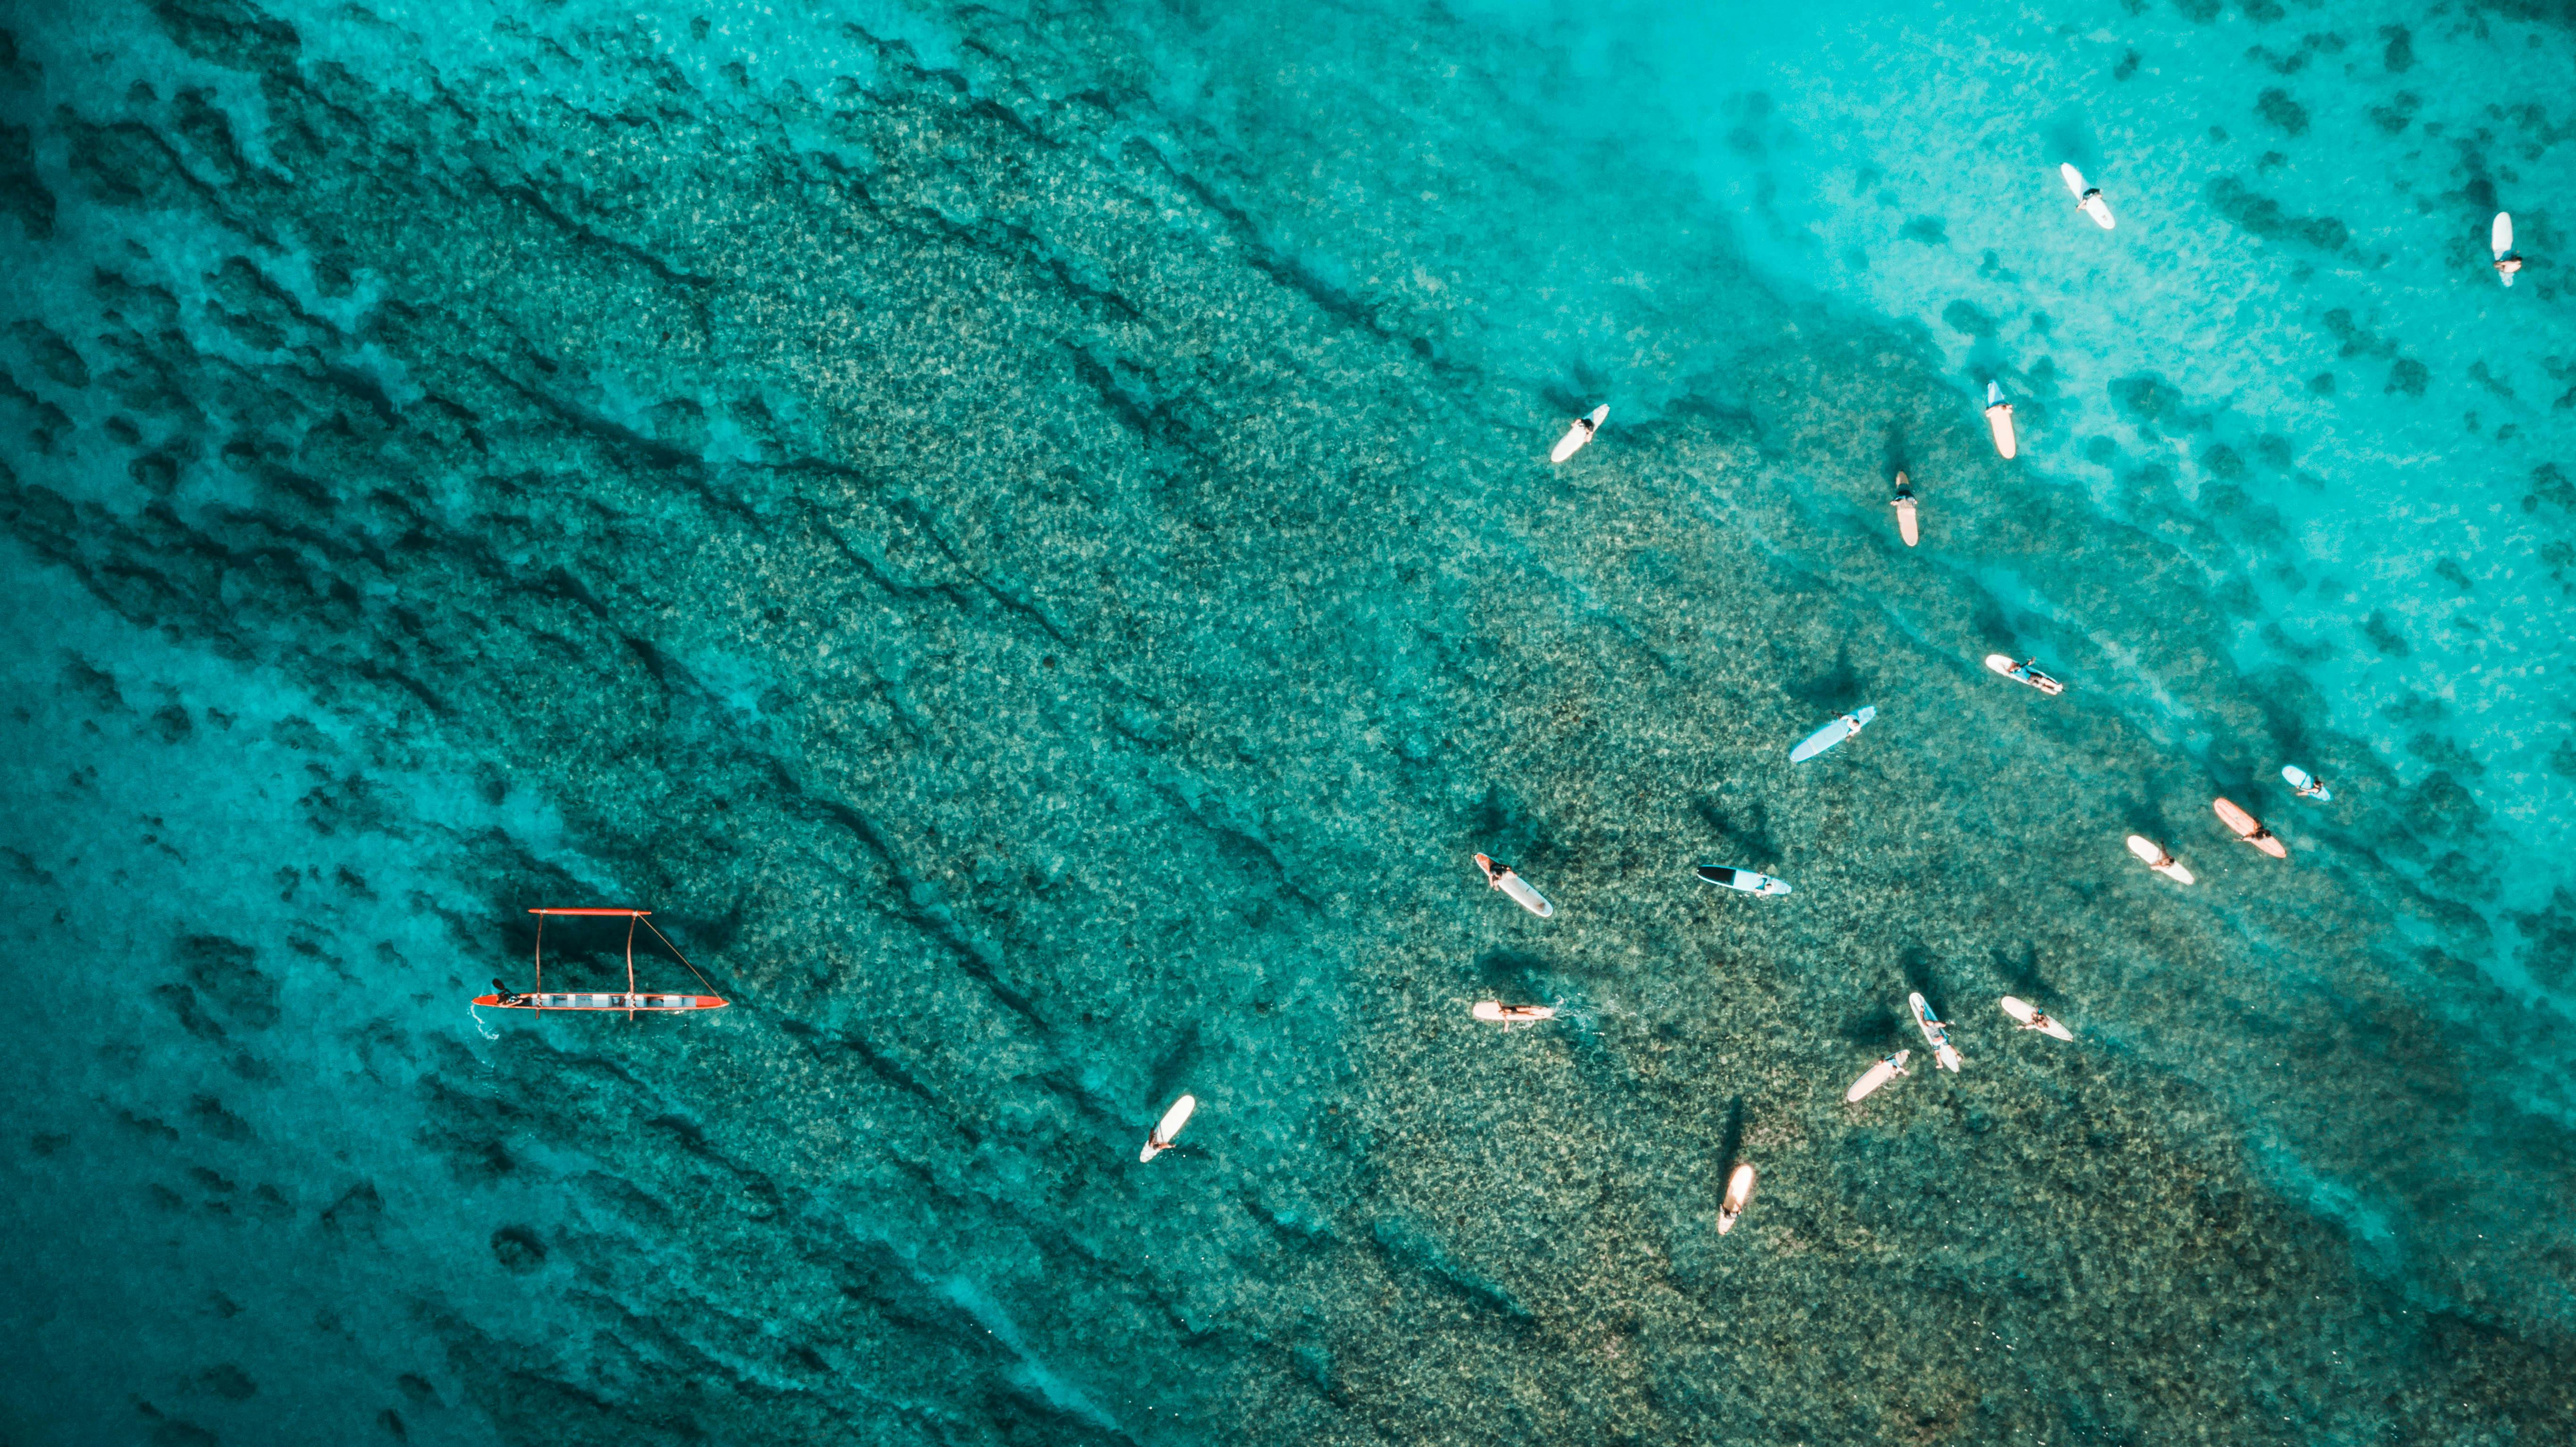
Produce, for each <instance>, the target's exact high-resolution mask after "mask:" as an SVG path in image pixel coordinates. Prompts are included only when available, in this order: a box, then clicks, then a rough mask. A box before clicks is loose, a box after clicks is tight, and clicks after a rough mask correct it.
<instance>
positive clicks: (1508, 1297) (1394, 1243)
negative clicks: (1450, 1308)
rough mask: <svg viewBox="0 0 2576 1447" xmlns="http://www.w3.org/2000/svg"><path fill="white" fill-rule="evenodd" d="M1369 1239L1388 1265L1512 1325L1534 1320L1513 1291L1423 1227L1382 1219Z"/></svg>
mask: <svg viewBox="0 0 2576 1447" xmlns="http://www.w3.org/2000/svg"><path fill="white" fill-rule="evenodd" d="M1369 1238H1370V1239H1371V1240H1373V1241H1375V1242H1376V1243H1377V1247H1378V1249H1379V1250H1380V1251H1381V1252H1383V1253H1384V1254H1385V1256H1386V1260H1387V1264H1388V1265H1390V1266H1392V1267H1395V1268H1396V1269H1398V1270H1402V1271H1406V1272H1414V1273H1419V1274H1421V1275H1423V1276H1427V1277H1429V1278H1431V1279H1433V1280H1435V1281H1439V1282H1441V1283H1443V1284H1445V1285H1447V1286H1449V1287H1451V1288H1452V1289H1454V1290H1456V1291H1457V1292H1458V1294H1459V1295H1461V1296H1463V1297H1465V1298H1466V1299H1467V1300H1469V1301H1472V1302H1474V1303H1476V1304H1477V1305H1479V1306H1481V1307H1483V1308H1485V1309H1487V1310H1489V1311H1491V1312H1494V1313H1496V1314H1498V1315H1500V1316H1502V1317H1504V1318H1505V1319H1507V1320H1509V1321H1511V1322H1514V1323H1521V1324H1526V1323H1528V1322H1529V1321H1530V1320H1531V1317H1530V1312H1529V1309H1528V1308H1527V1307H1525V1306H1523V1305H1521V1303H1520V1302H1519V1300H1518V1299H1516V1298H1515V1297H1514V1296H1513V1295H1512V1293H1511V1292H1510V1290H1508V1289H1507V1288H1505V1287H1504V1286H1503V1285H1501V1284H1500V1283H1499V1282H1496V1281H1494V1280H1493V1279H1491V1278H1490V1277H1487V1276H1485V1275H1484V1274H1483V1273H1481V1272H1479V1271H1477V1270H1475V1269H1474V1268H1473V1267H1471V1266H1468V1265H1467V1264H1465V1263H1464V1262H1461V1261H1459V1260H1458V1259H1456V1258H1455V1257H1453V1256H1451V1255H1450V1254H1449V1251H1448V1248H1446V1247H1445V1246H1443V1245H1441V1243H1440V1241H1439V1240H1438V1238H1436V1237H1434V1236H1432V1235H1431V1234H1430V1233H1429V1232H1427V1231H1425V1230H1423V1229H1422V1228H1421V1227H1419V1226H1416V1225H1414V1224H1413V1223H1411V1222H1409V1221H1405V1220H1402V1219H1399V1218H1397V1217H1393V1216H1381V1217H1379V1218H1378V1219H1377V1220H1376V1221H1374V1222H1372V1223H1371V1224H1370V1227H1369Z"/></svg>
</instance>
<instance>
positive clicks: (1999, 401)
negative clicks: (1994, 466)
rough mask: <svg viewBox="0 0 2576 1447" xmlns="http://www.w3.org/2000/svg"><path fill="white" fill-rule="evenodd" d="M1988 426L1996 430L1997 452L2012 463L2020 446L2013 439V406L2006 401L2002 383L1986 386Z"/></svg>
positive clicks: (1990, 383) (1992, 383) (1991, 383)
mask: <svg viewBox="0 0 2576 1447" xmlns="http://www.w3.org/2000/svg"><path fill="white" fill-rule="evenodd" d="M1986 426H1988V427H1990V428H1992V429H1993V430H1994V434H1995V451H1997V452H2000V453H2002V454H2003V455H2004V458H2005V460H2006V461H2010V460H2011V458H2012V455H2013V452H2014V451H2015V450H2016V448H2017V447H2018V445H2019V444H2018V443H2017V441H2016V440H2015V439H2014V437H2013V418H2012V404H2011V403H2010V402H2007V401H2005V400H2004V389H2003V384H2002V383H2000V382H1988V383H1987V384H1986Z"/></svg>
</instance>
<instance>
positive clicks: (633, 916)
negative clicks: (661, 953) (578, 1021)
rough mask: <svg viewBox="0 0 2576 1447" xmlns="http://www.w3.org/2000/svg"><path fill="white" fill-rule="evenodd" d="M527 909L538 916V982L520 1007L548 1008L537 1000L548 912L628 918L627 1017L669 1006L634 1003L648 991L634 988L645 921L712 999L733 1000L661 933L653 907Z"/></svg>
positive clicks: (541, 988) (542, 978)
mask: <svg viewBox="0 0 2576 1447" xmlns="http://www.w3.org/2000/svg"><path fill="white" fill-rule="evenodd" d="M528 913H530V914H532V915H535V916H536V917H537V947H536V957H535V963H536V972H537V984H536V988H535V989H533V990H530V991H529V992H528V993H527V995H526V996H524V997H523V998H525V999H527V1000H529V1001H530V1002H531V1003H530V1004H528V1005H526V1006H523V1007H519V1008H524V1009H531V1010H535V1011H537V1012H539V1013H540V1014H542V1013H544V1011H545V1008H546V1007H545V1006H544V1005H543V1004H542V1003H536V1002H541V1001H543V1000H544V999H545V989H546V917H547V916H548V915H574V916H584V917H590V918H608V919H623V920H625V921H626V994H625V997H624V1003H625V1005H626V1018H627V1019H629V1020H632V1019H634V1018H635V1012H636V1011H637V1010H638V1009H654V1008H667V1007H652V1006H639V1005H637V1004H636V1003H635V1001H636V1000H637V999H638V998H639V996H640V995H641V994H643V993H645V992H642V991H638V990H637V989H636V988H635V927H636V926H637V925H642V926H643V927H644V928H646V929H648V930H652V932H653V938H655V939H657V940H660V941H661V942H662V948H664V949H666V950H669V951H670V952H671V957H672V958H673V959H676V960H678V961H679V962H680V963H681V964H682V965H684V966H686V967H687V969H688V971H689V973H690V974H692V975H697V977H698V983H699V984H701V985H705V986H706V991H707V995H708V996H709V997H710V998H712V999H714V1000H715V1002H716V1005H718V1006H721V1005H724V1004H727V1003H730V1002H728V1001H727V1000H725V999H724V997H723V996H721V995H719V994H717V993H716V987H715V986H714V985H711V984H708V983H707V977H706V976H705V975H703V974H699V972H698V967H697V966H695V965H692V964H689V957H688V956H687V955H684V954H681V953H680V947H679V946H678V945H675V944H673V943H671V937H670V936H669V935H666V934H664V933H662V931H661V930H660V929H658V928H656V927H655V926H654V924H653V920H652V918H651V916H652V913H653V911H651V910H649V909H611V908H604V907H601V906H596V905H584V906H578V907H553V908H545V909H531V910H529V911H528ZM656 993H659V992H656ZM558 1008H570V1009H596V1008H598V1007H597V1006H578V1005H576V1006H568V1007H558ZM610 1008H615V1007H614V1006H612V1007H610ZM692 1008H696V1009H706V1008H709V1007H707V1006H694V1007H692Z"/></svg>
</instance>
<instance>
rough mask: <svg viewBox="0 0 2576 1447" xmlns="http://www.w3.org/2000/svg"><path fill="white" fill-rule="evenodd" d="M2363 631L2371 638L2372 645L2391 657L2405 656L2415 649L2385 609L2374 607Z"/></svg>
mask: <svg viewBox="0 0 2576 1447" xmlns="http://www.w3.org/2000/svg"><path fill="white" fill-rule="evenodd" d="M2361 633H2362V636H2363V637H2365V638H2367V639H2369V640H2370V646H2371V647H2373V648H2375V649H2377V650H2379V651H2380V652H2381V653H2383V654H2385V655H2387V656H2389V657H2391V658H2403V657H2405V656H2406V655H2407V654H2408V653H2410V652H2412V651H2413V650H2412V649H2410V648H2409V647H2408V646H2407V643H2406V636H2405V635H2404V634H2402V633H2400V632H2398V631H2397V625H2396V624H2394V623H2391V622H2390V621H2388V614H2387V612H2386V611H2385V610H2382V609H2373V610H2372V611H2371V614H2370V618H2369V620H2368V621H2367V622H2365V623H2363V624H2362V627H2361Z"/></svg>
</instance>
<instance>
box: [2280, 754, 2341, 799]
mask: <svg viewBox="0 0 2576 1447" xmlns="http://www.w3.org/2000/svg"><path fill="white" fill-rule="evenodd" d="M2281 777H2282V778H2283V779H2285V780H2287V781H2289V785H2290V787H2291V788H2292V789H2295V790H2297V791H2298V794H2299V797H2301V798H2303V799H2314V800H2316V801H2317V802H2318V803H2320V804H2331V803H2333V802H2334V791H2333V790H2331V789H2329V788H2327V787H2326V786H2325V785H2323V784H2320V783H2318V782H2317V777H2316V775H2314V774H2311V773H2309V772H2308V771H2307V770H2305V769H2302V768H2300V767H2299V766H2298V765H2296V764H2283V765H2282V766H2281Z"/></svg>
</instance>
